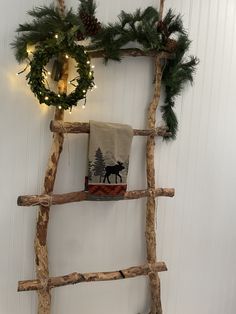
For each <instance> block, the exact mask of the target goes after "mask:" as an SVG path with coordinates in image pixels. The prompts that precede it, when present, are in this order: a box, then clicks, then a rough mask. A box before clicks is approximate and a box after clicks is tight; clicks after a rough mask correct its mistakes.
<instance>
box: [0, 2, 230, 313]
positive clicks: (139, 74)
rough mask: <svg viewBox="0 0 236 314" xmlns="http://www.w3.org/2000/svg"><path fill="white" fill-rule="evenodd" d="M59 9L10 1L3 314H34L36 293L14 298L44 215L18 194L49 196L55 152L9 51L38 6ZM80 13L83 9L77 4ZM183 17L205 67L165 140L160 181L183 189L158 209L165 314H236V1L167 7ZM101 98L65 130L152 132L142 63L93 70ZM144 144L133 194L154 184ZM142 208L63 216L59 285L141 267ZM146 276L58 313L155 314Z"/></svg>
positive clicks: (1, 220) (67, 150)
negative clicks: (97, 124) (109, 125)
mask: <svg viewBox="0 0 236 314" xmlns="http://www.w3.org/2000/svg"><path fill="white" fill-rule="evenodd" d="M43 3H50V1H41V0H38V1H36V0H35V1H33V0H22V1H16V0H9V1H7V2H5V3H4V4H2V10H1V13H0V15H1V18H0V62H1V76H0V84H1V94H0V95H1V106H0V114H1V124H0V130H1V132H0V143H1V154H0V165H1V177H0V184H1V204H0V209H1V210H0V249H1V255H0V266H1V267H0V269H1V281H0V313H4V314H16V313H17V314H23V313H24V314H30V313H31V314H33V313H36V298H35V294H34V293H31V292H28V293H21V294H18V293H17V292H16V287H17V281H18V280H20V279H30V278H34V263H33V259H34V255H33V238H34V232H35V219H36V209H35V208H20V207H17V206H16V198H17V196H18V195H20V194H31V193H32V194H34V193H40V191H41V185H42V180H43V175H44V169H45V165H46V162H47V156H48V150H49V147H50V139H51V134H50V132H49V130H48V124H49V121H50V119H51V118H52V115H53V110H51V109H49V108H46V107H44V106H40V105H38V104H37V101H36V100H35V98H34V97H33V96H32V94H31V92H30V91H29V89H28V88H27V86H26V84H25V80H24V78H23V76H22V77H20V78H17V77H16V76H15V73H16V72H17V71H18V69H19V68H20V67H19V66H18V65H17V64H16V62H15V60H14V57H13V53H12V50H11V49H10V47H9V43H10V42H11V41H12V40H13V37H14V30H15V29H16V27H17V25H18V24H19V23H20V22H23V21H24V20H25V18H26V11H27V10H28V9H30V8H31V7H32V6H33V5H41V4H43ZM157 3H158V1H151V0H150V1H149V0H146V1H144V0H132V1H129V2H127V1H125V0H119V1H108V0H100V1H98V4H99V5H98V10H97V12H98V16H99V18H100V19H101V20H103V21H104V22H108V21H114V20H115V19H116V16H117V14H118V13H119V12H120V10H121V9H124V10H127V11H133V10H134V9H136V8H137V7H143V8H144V7H146V6H147V5H157ZM67 4H68V5H72V6H74V7H76V5H77V1H76V0H68V1H67ZM168 7H173V8H174V9H175V10H176V12H181V13H182V14H183V18H184V21H185V25H186V27H187V28H188V30H189V33H190V38H191V39H192V40H193V42H192V47H191V53H192V54H195V55H197V56H198V57H199V58H200V60H201V62H200V64H199V67H198V70H197V73H196V79H195V83H194V85H193V87H189V88H187V89H186V90H185V91H184V93H183V95H182V96H181V97H179V98H178V99H177V107H176V112H177V114H178V117H179V121H180V126H179V133H178V137H177V140H176V141H175V142H172V143H168V144H167V143H163V142H162V141H161V140H158V141H157V148H156V152H157V159H156V165H157V168H158V171H157V181H158V184H159V185H160V186H167V187H175V188H176V197H175V198H174V199H160V200H159V207H158V217H159V219H158V223H157V230H158V239H159V244H158V257H159V259H161V260H165V261H166V262H167V265H168V268H169V271H168V272H166V273H163V274H161V281H162V301H163V308H164V314H189V313H191V314H199V313H201V314H222V313H224V314H234V313H235V311H236V299H235V293H236V279H235V278H236V277H235V275H234V269H235V264H236V245H235V242H236V228H235V225H236V212H235V208H236V201H235V191H234V190H235V186H236V171H235V167H234V166H235V160H236V145H235V141H234V135H235V134H236V124H235V121H234V120H235V116H236V106H235V104H236V96H235V95H236V94H235V87H234V84H235V77H234V75H235V72H236V62H235V58H234V56H235V55H236V43H235V36H236V22H235V21H236V2H235V0H221V1H220V0H205V1H203V0H198V1H194V0H175V1H174V0H166V9H167V8H168ZM95 65H96V72H95V77H96V84H97V85H98V87H99V88H98V90H97V91H96V92H95V93H92V94H91V95H90V96H89V101H88V106H87V107H86V109H85V110H82V109H81V108H77V109H75V110H73V114H72V115H71V116H69V115H68V114H66V120H71V121H78V120H81V121H87V120H88V119H97V120H102V121H113V122H115V121H116V122H121V123H129V124H132V125H133V127H136V128H139V127H140V128H142V127H144V126H145V110H146V108H147V105H148V102H149V100H150V95H151V91H152V88H151V83H152V73H153V69H152V64H151V62H150V60H147V59H145V58H139V59H129V58H127V59H125V60H123V62H122V63H120V64H119V63H115V62H109V65H108V66H106V67H105V66H104V64H103V62H102V61H101V60H96V62H95ZM144 147H145V142H144V140H143V139H137V138H135V139H134V142H133V146H132V154H131V163H130V165H131V166H130V173H129V187H130V189H133V188H142V187H143V186H144V185H145V180H144V174H145V168H144V157H145V156H144ZM86 149H87V136H86V135H81V136H75V135H68V136H66V140H65V145H64V152H63V154H62V159H61V162H60V167H59V172H58V177H57V181H56V186H55V190H56V192H58V193H60V192H67V191H72V190H79V189H80V188H82V187H83V178H84V175H85V164H86ZM144 217H145V201H144V200H141V201H140V200H139V201H130V202H127V203H126V202H118V203H117V202H109V203H105V202H104V203H81V204H70V205H67V206H55V207H53V208H52V211H51V220H50V226H49V235H48V243H49V252H50V269H51V273H52V275H61V274H66V273H69V272H72V271H102V270H112V269H117V268H122V267H126V266H131V265H136V264H139V263H144V261H145V239H144ZM147 287H148V283H147V281H146V279H145V278H137V279H132V280H125V281H121V282H118V281H116V282H106V283H96V284H84V285H77V286H73V287H63V288H60V289H56V290H55V291H53V309H52V314H64V313H66V314H74V313H77V312H79V313H83V314H93V313H96V314H106V313H113V314H120V313H122V314H138V313H142V314H144V313H147V312H148V301H149V295H148V292H147V291H148V289H147Z"/></svg>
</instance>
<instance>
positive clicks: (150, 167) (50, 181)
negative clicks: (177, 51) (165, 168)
mask: <svg viewBox="0 0 236 314" xmlns="http://www.w3.org/2000/svg"><path fill="white" fill-rule="evenodd" d="M58 3H59V8H60V10H61V12H62V14H63V12H64V9H65V4H64V0H58ZM163 5H164V0H160V16H161V17H162V13H163ZM121 54H122V55H126V56H134V57H136V56H140V55H147V56H150V53H149V54H145V53H143V52H141V51H140V50H137V49H124V50H122V52H121ZM90 57H91V58H101V57H103V52H102V51H96V52H93V53H91V55H90ZM151 57H154V55H151ZM169 57H171V56H170V54H168V53H165V52H162V53H158V54H156V55H155V59H154V60H155V65H156V73H155V88H154V95H153V99H152V101H151V103H150V105H149V108H148V114H147V129H146V130H137V129H134V130H133V132H134V135H135V136H147V146H146V169H147V170H146V172H147V189H145V190H136V191H128V192H126V193H125V195H124V200H130V199H138V198H143V197H146V198H147V205H146V246H147V263H146V264H145V265H141V266H134V267H130V268H127V269H122V270H118V271H111V272H96V273H76V272H74V273H71V274H68V275H65V276H58V277H50V276H49V269H48V251H47V229H48V222H49V212H50V207H51V205H56V204H66V203H70V202H80V201H86V200H88V192H86V191H79V192H72V193H66V194H53V188H54V182H55V179H56V173H57V167H58V162H59V159H60V154H61V151H62V148H63V142H64V133H65V132H66V133H89V124H88V123H79V122H74V123H69V122H63V119H64V111H63V110H62V109H58V108H56V109H55V116H54V120H53V121H52V122H51V124H50V129H51V131H52V132H53V142H52V147H51V152H50V155H49V161H48V165H47V170H46V174H45V179H44V193H43V194H42V195H25V196H19V197H18V201H17V203H18V205H20V206H37V205H38V206H40V207H39V212H38V219H37V225H36V236H35V256H36V257H35V261H36V274H37V279H35V280H25V281H19V283H18V291H30V290H37V292H38V314H49V313H50V309H51V293H50V291H51V289H52V288H56V287H61V286H65V285H69V284H76V283H82V282H92V281H107V280H117V279H126V278H132V277H136V276H143V275H147V276H148V277H149V280H150V289H151V300H152V302H151V309H150V314H162V306H161V298H160V279H159V276H158V272H161V271H166V270H167V267H166V265H165V263H164V262H157V257H156V232H155V222H156V197H158V196H168V197H173V196H174V189H168V188H156V183H155V167H154V148H155V137H156V136H166V135H167V134H168V131H167V130H166V129H164V128H156V111H157V107H158V103H159V99H160V91H161V79H162V67H163V66H162V64H163V60H164V59H167V58H169ZM61 58H63V60H62V61H63V64H64V66H63V75H62V77H61V80H60V81H59V83H58V91H59V93H63V92H66V90H67V78H68V60H67V59H65V58H64V57H63V56H61Z"/></svg>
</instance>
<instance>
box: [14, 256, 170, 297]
mask: <svg viewBox="0 0 236 314" xmlns="http://www.w3.org/2000/svg"><path fill="white" fill-rule="evenodd" d="M166 270H167V267H166V264H165V263H164V262H158V263H155V264H152V265H151V264H145V265H141V266H134V267H130V268H126V269H122V270H118V271H110V272H96V273H71V274H68V275H65V276H58V277H51V278H48V279H46V280H44V281H43V282H40V280H38V279H36V280H24V281H19V282H18V291H30V290H41V289H45V290H46V289H52V288H56V287H61V286H66V285H71V284H77V283H82V282H92V281H108V280H118V279H127V278H133V277H137V276H146V275H148V274H149V273H150V272H162V271H166Z"/></svg>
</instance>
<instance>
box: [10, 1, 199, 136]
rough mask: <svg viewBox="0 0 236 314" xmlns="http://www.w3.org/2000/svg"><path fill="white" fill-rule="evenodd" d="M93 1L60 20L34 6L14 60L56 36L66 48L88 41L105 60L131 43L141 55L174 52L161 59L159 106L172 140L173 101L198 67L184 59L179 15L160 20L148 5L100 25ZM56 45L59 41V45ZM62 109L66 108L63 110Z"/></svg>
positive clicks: (185, 47) (54, 12) (116, 57)
mask: <svg viewBox="0 0 236 314" xmlns="http://www.w3.org/2000/svg"><path fill="white" fill-rule="evenodd" d="M95 12H96V3H95V1H94V0H79V6H78V10H77V12H76V13H74V12H73V10H72V9H70V10H67V11H65V14H64V16H62V15H61V12H60V10H59V9H58V8H57V7H55V6H54V5H50V6H42V7H36V8H34V9H33V10H31V11H29V12H28V14H29V15H30V16H31V17H32V18H33V20H32V21H31V22H30V23H24V24H20V25H19V27H18V29H17V32H18V37H17V38H16V40H15V41H14V42H13V43H12V46H13V48H14V50H15V56H16V59H17V61H18V62H22V61H24V60H25V59H27V58H28V53H27V45H28V44H31V45H36V51H37V49H42V47H44V45H45V43H47V42H48V41H49V42H50V40H52V39H53V37H54V36H55V34H58V37H59V38H60V39H61V40H62V42H63V40H66V42H67V45H74V43H75V42H77V41H80V40H83V39H85V38H87V37H90V38H91V40H92V44H91V45H89V46H87V47H85V48H86V50H90V51H93V50H95V51H96V50H103V51H104V56H105V62H107V61H108V60H109V59H112V60H117V61H120V60H121V54H120V50H121V49H122V48H123V47H124V46H126V47H127V46H128V45H129V44H130V43H136V44H137V45H138V48H139V49H142V50H143V51H145V52H148V51H152V52H154V53H158V52H161V51H166V52H170V53H173V55H174V58H173V59H170V60H166V62H165V66H164V67H163V80H162V82H163V85H164V87H165V92H166V95H165V104H164V105H163V106H162V107H161V111H162V117H163V120H164V122H165V123H166V126H167V127H168V129H169V131H170V132H171V133H172V136H171V137H170V138H173V139H174V138H175V137H176V132H177V129H178V120H177V117H176V115H175V112H174V110H173V109H174V106H175V98H176V96H178V95H179V94H180V93H181V91H182V89H183V88H184V86H185V84H186V83H188V82H190V83H192V82H193V74H194V71H195V68H196V65H197V64H198V59H197V58H196V57H194V56H190V57H189V58H188V59H186V58H185V53H186V52H187V51H188V49H189V46H190V40H189V39H188V35H187V32H186V31H185V29H184V27H183V22H182V17H181V16H180V15H176V14H174V12H173V11H172V10H171V9H170V10H169V11H168V12H167V14H166V15H165V17H164V18H163V19H160V17H159V12H158V11H157V10H156V9H155V8H153V7H147V8H146V9H144V10H141V9H138V10H136V11H135V12H134V13H133V14H131V13H127V12H125V11H121V13H120V15H119V16H118V21H117V22H116V23H110V24H108V25H101V24H100V22H99V21H98V20H97V18H96V16H95ZM59 44H60V42H59ZM66 107H67V106H66Z"/></svg>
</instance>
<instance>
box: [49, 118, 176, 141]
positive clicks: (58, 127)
mask: <svg viewBox="0 0 236 314" xmlns="http://www.w3.org/2000/svg"><path fill="white" fill-rule="evenodd" d="M50 130H51V131H52V132H58V133H90V127H89V123H86V122H62V121H51V123H50ZM133 132H134V136H137V135H138V136H149V135H153V136H162V137H166V136H171V133H170V132H168V130H167V128H164V127H162V128H161V127H160V128H155V129H150V130H139V129H133Z"/></svg>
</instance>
